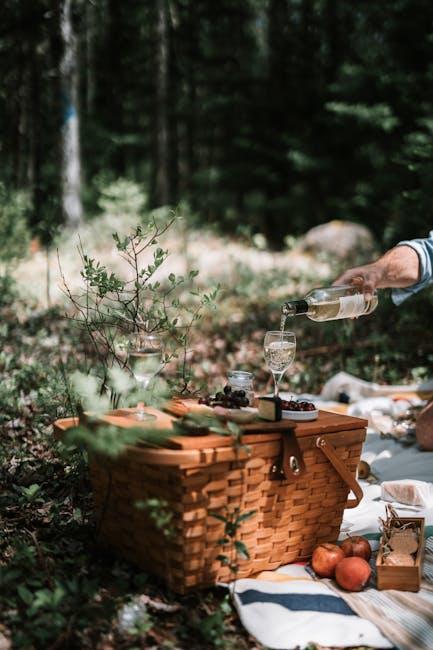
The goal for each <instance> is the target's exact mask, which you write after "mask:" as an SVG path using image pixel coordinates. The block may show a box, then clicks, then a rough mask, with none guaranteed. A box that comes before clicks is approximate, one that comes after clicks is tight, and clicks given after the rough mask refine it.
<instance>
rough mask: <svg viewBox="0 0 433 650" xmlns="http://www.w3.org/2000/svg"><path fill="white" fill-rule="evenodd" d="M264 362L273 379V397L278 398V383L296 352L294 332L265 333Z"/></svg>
mask: <svg viewBox="0 0 433 650" xmlns="http://www.w3.org/2000/svg"><path fill="white" fill-rule="evenodd" d="M263 348H264V354H265V361H266V363H267V366H268V368H269V370H270V371H271V372H272V376H273V378H274V397H278V392H279V385H280V381H281V379H282V377H283V375H284V373H285V372H286V370H287V369H288V368H289V366H291V365H292V363H293V360H294V358H295V352H296V336H295V334H294V332H282V331H281V330H278V331H275V332H266V335H265V340H264V344H263Z"/></svg>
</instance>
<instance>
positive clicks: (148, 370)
mask: <svg viewBox="0 0 433 650" xmlns="http://www.w3.org/2000/svg"><path fill="white" fill-rule="evenodd" d="M163 365H164V345H163V342H162V339H161V337H160V336H158V335H157V334H143V333H142V332H139V333H137V334H134V335H132V337H131V339H130V344H129V366H130V368H131V371H132V374H133V375H134V378H135V380H136V382H137V384H138V385H139V386H140V387H141V388H143V389H144V390H146V388H147V387H148V386H149V383H150V381H151V379H153V377H155V376H156V375H157V374H158V373H159V372H160V371H161V369H162V367H163ZM135 417H136V419H137V420H142V421H143V420H154V419H155V416H154V415H151V414H150V413H146V412H145V410H144V402H140V403H139V404H138V405H137V410H136V412H135Z"/></svg>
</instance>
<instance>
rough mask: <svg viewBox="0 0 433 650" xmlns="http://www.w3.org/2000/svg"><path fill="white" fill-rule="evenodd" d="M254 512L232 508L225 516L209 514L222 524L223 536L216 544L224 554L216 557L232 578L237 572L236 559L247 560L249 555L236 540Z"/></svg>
mask: <svg viewBox="0 0 433 650" xmlns="http://www.w3.org/2000/svg"><path fill="white" fill-rule="evenodd" d="M256 512H257V511H256V510H250V511H248V512H243V513H241V511H240V508H234V509H233V510H232V511H229V510H227V511H226V513H225V514H220V513H218V512H210V513H209V514H210V516H211V517H215V519H218V520H219V521H222V522H223V523H224V536H223V537H220V539H218V541H217V544H218V545H219V546H221V547H222V548H223V550H224V551H225V552H224V553H220V554H219V555H217V560H219V561H220V562H221V564H223V565H225V566H228V567H229V569H230V572H231V573H232V574H233V576H236V574H237V572H238V571H239V563H238V558H241V559H243V560H248V559H249V557H250V555H249V552H248V548H247V546H246V545H245V543H244V542H242V541H241V540H239V539H236V538H237V535H238V532H239V529H240V528H241V526H242V523H243V522H244V521H247V520H248V519H251V517H254V515H255V514H256Z"/></svg>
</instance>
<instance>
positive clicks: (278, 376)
mask: <svg viewBox="0 0 433 650" xmlns="http://www.w3.org/2000/svg"><path fill="white" fill-rule="evenodd" d="M272 376H273V378H274V397H279V394H280V381H281V377H282V375H281V373H275V372H273V373H272Z"/></svg>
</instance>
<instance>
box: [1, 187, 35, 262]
mask: <svg viewBox="0 0 433 650" xmlns="http://www.w3.org/2000/svg"><path fill="white" fill-rule="evenodd" d="M29 207H30V203H29V196H28V194H26V193H25V192H9V191H8V190H7V189H6V187H5V185H4V183H2V182H1V181H0V262H2V263H3V264H4V265H5V267H6V269H7V268H8V267H9V266H10V265H11V263H13V262H14V261H17V260H18V259H20V258H22V257H24V255H26V254H27V251H28V247H29V242H30V235H29V229H28V226H27V214H28V211H29Z"/></svg>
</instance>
